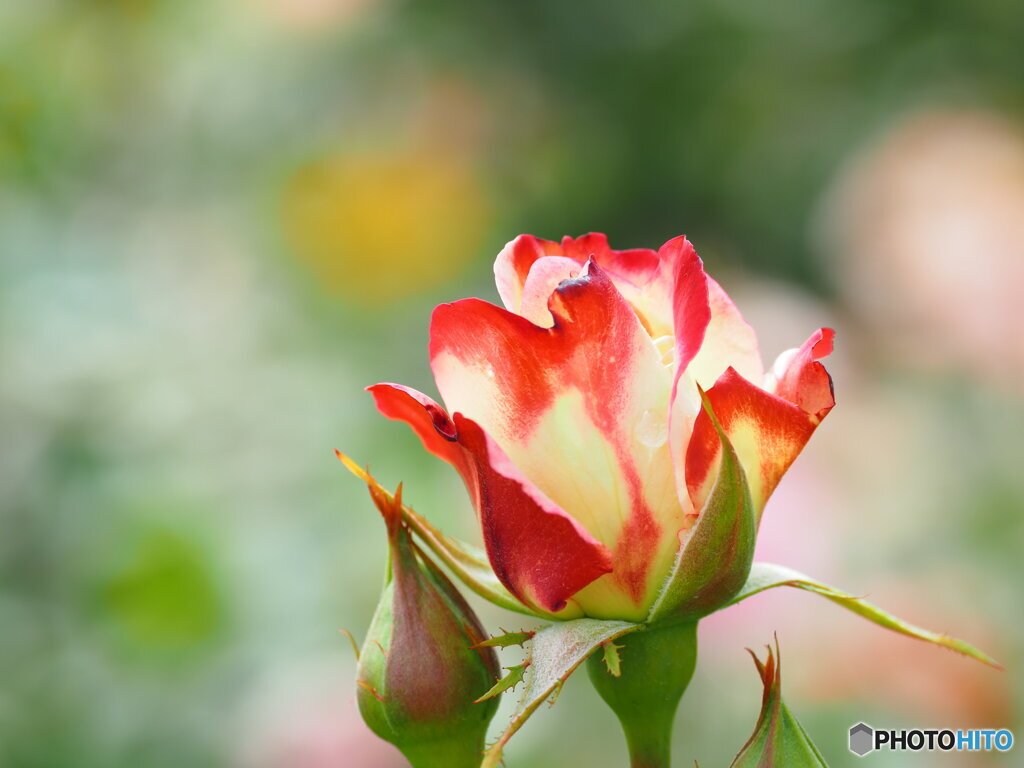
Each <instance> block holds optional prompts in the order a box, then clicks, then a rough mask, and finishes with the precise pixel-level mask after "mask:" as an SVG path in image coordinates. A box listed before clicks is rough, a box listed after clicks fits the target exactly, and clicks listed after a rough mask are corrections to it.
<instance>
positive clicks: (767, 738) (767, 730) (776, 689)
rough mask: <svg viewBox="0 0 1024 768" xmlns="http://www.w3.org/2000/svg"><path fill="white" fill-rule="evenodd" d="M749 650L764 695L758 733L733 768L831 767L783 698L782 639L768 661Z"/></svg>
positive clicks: (756, 731) (756, 727)
mask: <svg viewBox="0 0 1024 768" xmlns="http://www.w3.org/2000/svg"><path fill="white" fill-rule="evenodd" d="M747 650H748V651H749V652H750V655H751V656H752V657H753V659H754V664H755V665H756V666H757V672H758V674H759V675H761V682H762V683H763V684H764V695H763V696H762V698H761V714H760V715H759V716H758V718H757V725H756V726H755V727H754V733H753V734H751V736H750V738H749V739H748V740H747V743H746V744H744V745H743V749H741V750H740V752H739V754H738V755H736V758H735V759H734V760H733V761H732V765H731V766H730V768H763V767H764V766H780V768H819V767H820V766H826V768H827V764H826V763H825V758H823V757H822V756H821V753H820V752H819V751H818V748H817V747H815V746H814V742H812V741H811V739H810V737H809V736H808V735H807V732H806V731H805V730H804V729H803V726H801V725H800V723H799V722H798V721H797V719H796V718H795V717H793V715H792V713H791V712H790V711H789V708H788V707H787V706H786V705H785V703H784V702H783V701H782V659H781V657H780V655H779V640H778V638H775V652H774V653H772V649H771V646H768V656H767V658H766V659H765V661H764V663H762V662H761V660H760V659H758V658H757V656H755V655H754V652H753V651H750V649H747Z"/></svg>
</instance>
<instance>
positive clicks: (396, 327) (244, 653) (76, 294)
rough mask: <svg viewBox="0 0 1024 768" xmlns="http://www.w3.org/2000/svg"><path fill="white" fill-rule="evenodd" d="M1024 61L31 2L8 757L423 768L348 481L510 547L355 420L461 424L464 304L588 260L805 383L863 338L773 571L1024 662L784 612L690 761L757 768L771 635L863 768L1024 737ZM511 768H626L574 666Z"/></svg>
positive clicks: (531, 3) (781, 596) (557, 3)
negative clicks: (372, 629)
mask: <svg viewBox="0 0 1024 768" xmlns="http://www.w3.org/2000/svg"><path fill="white" fill-rule="evenodd" d="M1022 39H1024V12H1022V10H1021V6H1020V4H1019V3H1015V2H1012V0H1005V1H1004V0H976V1H975V2H971V3H943V4H935V3H929V2H915V1H911V2H900V3H893V2H890V0H866V1H864V2H857V3H849V2H841V0H779V2H773V3H770V4H765V3H747V2H743V1H742V0H696V1H695V2H678V3H660V2H649V1H648V0H642V1H641V2H635V3H615V2H611V1H610V0H605V1H604V2H594V3H587V4H581V3H572V2H567V1H566V0H517V1H516V2H501V1H499V0H476V1H475V2H458V1H457V0H434V1H433V2H412V0H406V1H404V2H403V1H402V0H209V1H208V2H201V1H200V0H66V1H63V2H62V1H58V0H33V1H32V2H24V1H22V0H0V424H2V428H0V436H2V442H0V765H2V766H10V767H13V768H37V767H38V768H44V767H45V768H63V767H64V766H68V767H70V766H74V768H93V767H96V768H100V767H102V768H108V767H110V766H132V767H133V768H160V767H164V766H166V767H168V768H170V767H172V766H174V767H178V766H229V767H231V768H328V767H331V768H334V767H335V766H354V767H356V768H388V767H391V766H394V767H395V768H398V767H399V766H402V765H404V763H403V762H402V761H401V759H400V758H399V757H398V755H397V753H396V752H394V751H393V750H392V749H391V748H390V747H389V746H387V745H385V744H383V743H381V742H379V741H378V740H376V738H375V737H373V736H372V735H371V734H370V733H369V732H368V731H366V729H365V727H364V726H363V725H362V723H361V721H360V720H359V718H358V715H357V713H356V710H355V707H354V694H353V673H354V659H353V655H352V651H351V649H350V648H349V646H348V644H347V642H346V640H345V638H344V637H343V636H342V635H341V634H339V630H341V629H349V630H351V631H352V632H353V633H354V634H355V635H356V636H357V637H361V636H362V634H363V633H364V632H365V630H366V627H367V625H368V623H369V619H370V615H371V612H372V610H373V607H374V604H375V602H376V598H377V589H378V586H379V584H380V582H381V578H382V569H383V558H384V551H385V547H384V537H383V531H382V526H381V525H380V521H379V519H378V517H377V514H376V512H375V511H374V510H373V508H372V506H371V505H370V504H369V501H368V499H367V498H366V496H365V489H364V488H363V487H361V485H360V484H359V482H358V481H356V480H355V479H354V478H352V477H350V476H348V475H347V474H346V473H345V472H344V470H343V469H342V467H341V466H340V465H339V464H338V463H337V461H336V460H335V459H334V457H333V455H332V451H333V449H334V448H342V449H344V450H345V451H346V452H347V453H349V454H351V455H352V456H354V457H355V458H356V459H357V460H358V461H360V462H367V463H369V464H370V466H371V468H372V469H373V470H374V472H375V473H376V474H377V475H378V476H379V477H380V478H381V480H382V481H383V482H385V483H386V484H388V485H394V484H396V483H397V482H398V481H399V480H404V481H405V483H406V498H407V499H408V500H409V501H410V502H411V503H412V505H413V506H415V507H416V508H417V509H418V510H419V511H421V512H423V513H426V514H428V515H429V516H430V517H431V518H432V519H434V520H435V521H436V522H437V523H438V524H440V525H441V526H442V527H444V528H446V529H447V530H449V531H450V532H452V533H455V534H458V535H461V536H463V537H466V538H472V537H473V536H474V535H475V534H474V532H473V524H472V514H471V512H470V510H469V506H468V503H467V501H466V499H465V494H464V492H463V491H462V489H461V487H460V484H459V481H458V479H457V478H456V477H455V475H454V473H453V472H451V471H450V469H449V468H448V467H446V466H444V465H442V464H441V463H440V462H438V461H436V460H434V459H432V458H430V457H428V456H426V455H425V454H424V453H422V451H421V450H420V448H419V445H418V442H417V441H416V440H415V438H414V437H413V436H412V435H411V433H409V432H408V431H407V430H406V429H405V428H403V427H402V426H400V425H396V424H392V423H390V422H386V421H385V420H384V419H383V418H382V417H380V416H378V415H377V414H376V413H375V412H374V410H373V408H372V407H371V404H370V401H369V398H368V396H367V395H366V394H365V393H364V392H363V391H362V387H363V386H365V385H367V384H370V383H374V382H376V381H379V380H394V381H401V382H406V383H409V384H411V385H413V386H416V387H418V388H420V389H423V390H424V391H427V392H433V391H434V389H433V383H432V381H431V378H430V375H429V371H428V368H427V364H426V339H427V336H426V331H427V319H428V315H429V312H430V309H431V308H432V307H433V305H435V304H436V303H439V302H441V301H444V300H451V299H454V298H458V297H463V296H469V295H476V296H480V297H483V298H486V299H490V300H496V299H497V297H496V294H495V291H494V288H493V284H492V282H491V263H492V260H493V256H494V255H495V254H496V253H497V252H498V250H499V249H500V248H501V246H502V245H503V244H504V243H505V242H506V241H507V240H509V239H510V238H511V237H512V236H514V235H515V234H517V233H519V232H531V233H534V234H538V235H541V236H544V237H549V238H558V237H560V236H561V235H563V234H580V233H583V232H586V231H589V230H599V231H605V232H607V233H608V234H609V236H610V237H611V240H612V243H613V245H617V246H619V247H631V246H648V247H657V246H658V245H659V244H660V243H662V242H663V241H664V240H666V239H668V238H669V237H672V236H674V235H676V234H680V233H686V234H688V235H689V236H690V237H691V239H692V240H693V241H694V242H695V243H696V245H697V247H698V250H699V251H700V253H701V255H702V256H703V258H704V260H705V262H706V263H707V265H708V268H709V270H710V271H711V272H712V273H713V274H714V275H715V276H716V277H718V279H719V281H720V282H722V283H724V284H725V285H726V286H727V288H728V289H729V290H730V292H731V293H732V294H733V295H734V296H735V297H736V298H737V301H738V302H739V303H740V306H741V307H742V308H743V309H744V311H745V312H746V314H747V316H748V319H750V320H751V321H752V322H753V323H754V325H755V327H757V328H758V329H759V331H760V333H761V338H762V348H763V349H764V351H765V355H766V357H768V359H771V358H772V357H773V356H774V355H775V354H777V353H778V352H779V351H781V350H782V349H784V348H786V347H789V346H794V345H796V344H799V343H800V342H801V341H803V339H805V338H806V337H807V335H808V334H809V333H810V332H811V331H812V330H814V329H815V328H817V327H818V326H820V325H822V324H829V325H832V326H834V327H836V328H837V329H838V333H839V337H838V339H839V341H838V350H837V353H836V355H835V357H834V358H833V359H832V362H831V364H830V367H831V369H832V371H833V374H834V377H835V380H836V390H837V398H838V402H839V405H838V407H837V408H836V409H835V411H834V412H833V413H832V415H830V416H829V418H828V420H827V421H826V423H825V425H824V426H823V428H822V429H821V430H819V432H818V433H817V434H816V435H815V437H814V440H813V441H812V443H811V446H810V447H809V449H808V451H807V452H806V453H805V454H804V455H803V456H802V457H801V459H800V460H799V461H798V462H797V464H796V465H795V466H794V468H793V470H792V472H791V473H790V475H789V476H787V478H786V479H785V481H784V482H783V484H782V486H781V487H780V488H779V490H778V492H777V494H776V496H775V497H774V499H773V501H772V502H771V504H770V506H769V508H768V510H767V514H766V516H765V521H764V525H763V528H762V540H761V542H760V545H759V556H760V557H761V558H762V559H770V560H775V561H780V562H784V563H787V564H789V565H792V566H794V567H797V568H800V569H802V570H805V571H807V572H809V573H812V574H814V575H816V576H819V577H820V578H823V579H826V580H829V581H832V582H833V583H836V584H838V585H840V586H842V587H843V588H846V589H848V590H850V591H852V592H854V593H857V594H867V595H870V596H871V597H872V598H873V599H874V600H875V601H876V602H878V603H880V604H882V605H883V606H885V607H888V608H891V609H892V610H894V611H896V612H898V613H899V614H900V615H902V616H904V617H905V618H907V619H909V620H912V621H916V622H918V623H921V624H923V625H925V626H928V627H930V628H934V629H939V630H947V631H949V632H951V633H954V634H957V635H960V636H962V637H965V638H967V639H969V640H971V641H973V642H975V643H977V644H979V645H981V646H982V647H984V648H985V649H986V650H988V651H989V652H990V653H992V654H993V655H994V656H996V657H997V658H999V659H1000V660H1002V661H1003V662H1004V663H1005V664H1006V666H1007V671H1006V672H1005V673H999V672H996V671H993V670H990V669H987V668H984V667H982V666H981V665H979V664H977V663H975V662H971V661H968V660H965V659H962V658H960V657H957V656H955V655H954V654H951V653H949V652H946V651H942V650H938V649H934V648H931V647H927V646H925V645H923V644H920V643H915V642H914V641H911V640H908V639H905V638H900V637H897V636H895V635H892V634H890V633H887V632H885V631H883V630H881V629H878V628H875V627H873V626H872V625H869V624H867V623H865V622H863V621H861V620H859V619H858V618H856V617H854V616H852V615H850V614H847V613H846V612H844V611H842V610H841V609H839V608H837V607H835V606H833V605H831V604H830V603H827V602H825V601H822V600H820V599H819V598H816V597H815V596H812V595H809V594H806V593H800V592H796V591H792V592H791V593H785V591H784V590H779V591H777V592H776V593H770V594H766V595H762V596H760V597H758V598H755V599H753V600H751V601H749V602H748V603H746V604H745V605H743V606H742V607H739V608H736V609H734V610H731V611H729V612H726V613H723V614H719V615H717V616H715V617H713V618H712V619H710V620H708V621H707V622H705V623H704V625H702V630H701V642H702V661H701V664H700V666H699V669H698V672H697V676H696V679H695V681H694V683H693V685H692V687H691V690H690V692H689V693H688V695H687V697H686V699H685V700H684V703H683V705H682V708H681V711H680V715H679V719H678V737H677V738H678V749H677V764H678V765H689V764H691V761H692V760H693V759H694V758H696V759H699V760H700V763H701V765H708V766H715V765H726V764H728V762H729V761H730V760H731V758H732V756H733V755H734V754H735V752H736V751H737V750H738V749H739V747H740V746H741V745H742V744H743V742H744V740H745V739H746V738H747V736H748V734H749V732H750V730H751V729H752V727H753V723H754V719H755V717H756V713H757V710H758V707H759V702H760V694H761V692H760V684H759V681H758V678H757V675H756V673H755V670H754V667H753V665H752V664H751V663H750V660H749V658H748V657H747V656H746V654H745V652H744V651H743V648H744V646H751V647H754V648H759V647H761V646H763V644H764V643H766V642H768V641H769V640H770V638H771V635H772V633H773V632H778V635H779V638H780V641H781V645H782V653H783V674H784V678H783V679H784V690H785V693H786V696H787V700H788V702H789V704H790V706H791V708H792V709H793V710H794V712H795V713H796V714H797V716H798V717H799V718H800V719H801V720H802V721H803V723H804V725H805V726H806V728H807V729H808V730H809V731H810V733H811V734H812V736H813V737H814V739H815V740H816V742H817V744H818V745H819V746H820V748H821V749H822V751H823V752H824V754H825V755H826V756H827V757H828V758H829V759H830V760H831V761H832V762H833V764H834V765H836V766H847V765H853V764H855V758H853V757H852V756H851V755H850V754H849V753H848V752H847V751H846V729H847V728H848V727H849V726H850V725H851V724H852V723H854V722H857V721H859V720H866V721H868V722H870V723H873V724H875V725H879V726H891V727H904V726H906V727H914V726H918V727H935V726H939V727H954V728H959V727H1010V728H1015V729H1016V733H1017V736H1018V738H1024V720H1022V717H1021V707H1022V704H1024V701H1022V699H1024V616H1022V612H1021V606H1022V605H1024V556H1022V548H1024V472H1022V463H1024V444H1022V440H1024V438H1022V435H1024V323H1022V320H1021V298H1020V297H1021V296H1022V295H1024V123H1022V120H1024V89H1022V83H1024V46H1022V45H1021V40H1022ZM480 609H481V614H482V616H483V617H484V619H485V621H486V622H487V623H488V625H489V626H491V627H497V626H498V625H502V626H506V627H514V626H515V625H518V624H521V621H520V619H518V618H516V617H514V616H511V615H509V614H503V613H501V612H500V611H498V610H497V609H491V608H488V607H487V606H480ZM515 661H516V658H515V655H514V654H511V655H510V656H509V657H508V661H507V663H510V664H511V663H515ZM504 718H505V710H503V712H502V714H500V715H499V718H498V719H497V720H496V721H495V728H497V727H499V726H501V725H502V724H503V722H504ZM1019 751H1020V747H1018V748H1017V750H1016V752H1017V755H1018V756H1017V758H1016V759H1019ZM507 757H508V762H509V765H510V766H513V767H514V766H530V767H531V768H549V767H550V768H555V766H569V765H572V766H581V765H587V766H609V767H614V766H622V765H624V764H625V748H624V745H623V744H622V742H621V738H620V736H619V734H618V733H617V730H616V727H615V725H614V721H613V718H612V716H611V714H610V713H609V712H607V711H606V710H604V709H603V707H602V705H601V704H600V703H599V702H598V700H597V699H596V696H595V695H594V694H593V693H592V691H590V689H589V683H588V682H587V681H586V679H585V677H584V676H580V678H579V679H574V680H573V681H571V682H570V684H569V685H568V686H567V688H566V691H565V692H564V694H563V695H562V697H561V700H560V701H559V703H558V705H557V706H556V707H554V708H553V709H551V710H549V711H542V712H541V713H540V714H539V715H538V716H537V717H536V718H535V720H534V721H532V722H531V723H530V724H529V725H528V726H527V727H526V728H525V729H524V730H523V731H522V732H521V733H520V734H519V735H518V736H517V737H516V738H515V739H514V740H513V742H512V744H511V747H510V749H509V751H508V753H507ZM872 759H873V761H874V763H875V764H877V765H879V766H884V765H910V764H911V763H912V762H913V764H921V765H925V764H941V765H946V764H948V765H965V766H966V765H1010V764H1013V762H1014V759H1015V758H1014V757H1013V755H1012V754H1011V755H1010V756H994V757H990V758H987V759H986V758H985V756H969V755H963V756H956V757H949V758H948V759H946V760H944V761H940V760H939V758H938V757H936V756H929V757H923V756H922V757H920V758H916V762H914V760H915V759H914V758H906V759H905V760H904V761H899V760H893V759H890V760H889V761H888V762H886V759H885V756H882V755H875V756H874V757H873V758H872Z"/></svg>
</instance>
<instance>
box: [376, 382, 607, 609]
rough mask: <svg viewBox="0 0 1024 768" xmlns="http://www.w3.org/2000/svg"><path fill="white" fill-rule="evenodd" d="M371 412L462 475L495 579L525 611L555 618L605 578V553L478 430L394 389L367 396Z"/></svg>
mask: <svg viewBox="0 0 1024 768" xmlns="http://www.w3.org/2000/svg"><path fill="white" fill-rule="evenodd" d="M368 389H369V391H370V392H371V394H373V397H374V401H375V402H376V404H377V408H378V409H379V410H380V412H381V413H383V414H384V415H385V416H387V417H388V418H390V419H395V420H399V421H404V422H406V423H407V424H409V426H410V427H412V428H413V430H414V431H415V432H416V434H417V435H419V437H420V439H421V440H422V441H423V445H424V447H425V448H426V449H427V450H428V451H430V452H431V453H433V454H434V455H435V456H439V457H440V458H442V459H444V460H445V461H447V462H448V463H449V464H452V466H454V467H455V468H456V469H457V470H458V471H459V473H460V474H461V475H462V478H463V480H464V481H465V483H466V487H467V489H468V490H469V492H470V496H471V497H472V499H473V503H474V506H475V507H476V509H477V510H478V512H479V514H480V521H481V527H482V529H483V534H484V545H485V547H486V549H487V555H488V559H489V560H490V561H491V565H492V567H493V568H494V571H495V574H496V575H497V577H498V578H499V579H500V580H501V582H502V584H504V585H505V586H506V587H507V588H508V590H509V591H510V592H512V594H514V595H515V596H516V597H517V598H519V599H520V600H521V601H522V602H523V603H525V604H526V605H528V606H531V607H539V608H542V609H543V610H546V611H552V612H557V611H560V610H562V609H563V608H565V606H566V604H567V601H568V600H569V598H571V597H572V596H573V595H574V594H575V593H576V592H578V591H579V590H580V589H582V588H583V587H585V586H587V585H588V584H590V583H591V582H592V581H594V580H595V579H597V578H598V577H600V576H601V575H603V574H605V573H608V572H609V571H610V570H611V557H610V554H609V552H608V550H607V549H606V548H605V547H604V546H603V545H602V544H600V543H599V542H597V541H595V540H594V538H593V537H592V536H591V535H590V534H589V533H588V532H587V531H586V530H584V529H583V528H582V527H581V526H580V525H579V524H577V523H576V521H574V520H573V519H572V518H571V517H570V516H569V515H567V514H566V513H565V512H564V511H563V510H561V509H560V508H559V507H558V506H557V505H555V504H554V503H553V502H552V501H551V500H550V499H548V498H547V497H546V496H544V494H543V493H541V492H540V491H539V490H538V489H537V488H536V487H535V486H534V485H533V484H532V483H530V482H529V481H528V480H526V479H525V478H524V477H522V475H521V474H520V473H519V472H518V470H516V468H515V467H514V466H512V464H511V462H510V461H509V460H508V457H507V456H505V454H504V453H503V452H502V451H501V449H500V448H499V447H498V446H497V444H496V443H495V442H494V441H493V440H491V439H490V438H489V437H488V436H487V434H486V433H485V432H484V431H483V429H481V428H480V426H479V425H478V424H476V423H475V422H473V421H472V420H471V419H468V418H466V417H464V416H462V415H461V414H456V416H455V419H454V421H453V420H452V419H449V418H448V414H447V413H445V411H444V409H443V408H441V406H440V405H438V404H437V403H436V402H434V401H433V400H432V399H430V398H429V397H427V396H426V395H424V394H422V393H421V392H417V391H416V390H414V389H411V388H409V387H403V386H400V385H396V384H377V385H374V386H372V387H369V388H368Z"/></svg>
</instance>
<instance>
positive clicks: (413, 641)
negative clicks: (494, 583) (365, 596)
mask: <svg viewBox="0 0 1024 768" xmlns="http://www.w3.org/2000/svg"><path fill="white" fill-rule="evenodd" d="M370 493H371V495H372V496H373V500H374V502H375V503H376V505H377V507H378V509H380V511H381V514H383V516H384V520H385V522H386V523H387V529H388V542H389V549H390V553H389V554H390V562H389V566H388V575H387V582H386V584H385V587H384V592H383V594H382V595H381V599H380V603H379V604H378V606H377V611H376V613H375V614H374V617H373V621H372V622H371V625H370V630H369V632H368V634H367V637H366V642H365V644H364V645H363V650H362V653H361V655H360V660H359V669H358V678H357V682H358V690H357V694H358V700H359V710H360V712H361V713H362V715H363V719H364V720H365V721H366V723H367V725H369V726H370V729H371V730H372V731H373V732H374V733H376V734H377V735H378V736H380V737H381V738H382V739H384V740H385V741H388V742H391V743H392V744H394V745H395V746H396V747H398V749H400V750H401V751H402V753H403V754H404V755H405V756H406V758H407V759H408V760H409V761H410V762H411V763H412V764H413V766H415V768H464V767H465V768H470V767H472V768H475V767H476V766H477V765H479V763H480V759H481V754H482V752H483V749H484V741H485V738H486V735H487V726H488V724H489V723H490V721H491V718H493V717H494V712H495V710H496V708H497V705H498V700H497V699H496V698H495V699H489V700H487V701H483V702H480V703H474V702H475V700H476V699H478V698H479V697H480V696H481V695H482V694H483V693H484V692H486V691H487V690H488V689H489V688H490V687H491V686H492V685H493V684H494V681H495V679H496V678H497V677H498V676H499V671H500V668H499V666H498V657H497V655H496V654H495V652H494V649H493V648H486V647H485V648H475V647H474V646H476V645H477V644H478V643H480V642H482V641H483V640H485V639H486V637H487V635H486V634H485V633H484V631H483V628H482V627H481V626H480V621H479V619H477V617H476V615H475V614H474V613H473V610H472V609H471V608H470V607H469V605H468V604H467V603H466V601H465V600H464V599H463V598H462V596H461V595H460V594H459V593H458V591H457V590H456V589H455V586H454V585H453V584H452V583H451V581H450V580H449V579H448V578H447V577H446V576H445V575H444V574H443V573H442V572H441V570H440V569H439V568H438V567H437V566H436V565H435V564H434V563H433V562H431V560H430V559H429V558H428V557H427V556H426V555H425V554H424V553H423V552H422V551H420V550H419V549H418V548H417V547H416V545H415V543H414V542H413V540H412V536H411V534H410V532H409V529H408V528H407V527H406V525H405V524H404V523H403V521H402V515H401V508H402V507H401V486H399V489H398V491H397V493H396V494H395V497H394V498H392V497H391V496H390V494H387V493H386V492H385V491H384V490H383V489H382V488H380V486H378V485H376V483H374V482H373V481H372V480H371V482H370Z"/></svg>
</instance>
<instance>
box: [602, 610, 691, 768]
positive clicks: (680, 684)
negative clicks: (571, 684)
mask: <svg viewBox="0 0 1024 768" xmlns="http://www.w3.org/2000/svg"><path fill="white" fill-rule="evenodd" d="M618 653H619V657H620V659H621V670H620V671H621V675H620V676H619V677H614V676H613V675H612V674H610V673H609V671H608V666H607V665H606V663H605V660H604V658H603V655H602V654H601V653H594V654H592V655H591V657H590V658H589V659H588V660H587V672H588V673H589V675H590V680H591V682H593V684H594V687H595V688H596V689H597V692H598V693H599V694H600V695H601V698H602V699H604V700H605V703H607V704H608V706H609V707H611V708H612V711H613V712H615V714H616V716H617V717H618V718H619V723H620V724H621V725H622V730H623V732H624V733H625V735H626V743H627V744H628V746H629V759H630V766H631V768H669V765H670V756H671V749H672V723H673V720H674V719H675V714H676V709H677V708H678V707H679V700H680V699H681V698H682V696H683V693H684V692H685V691H686V686H687V685H689V683H690V678H692V677H693V669H694V667H695V665H696V663H697V623H696V622H692V623H679V624H671V625H663V626H655V627H651V628H649V629H647V630H645V631H643V632H637V633H635V634H632V635H628V636H626V637H625V638H623V640H622V646H621V648H620V649H619V651H618Z"/></svg>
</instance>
